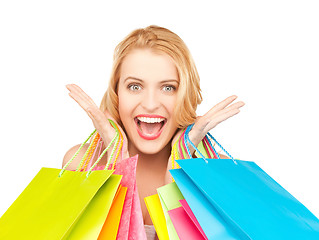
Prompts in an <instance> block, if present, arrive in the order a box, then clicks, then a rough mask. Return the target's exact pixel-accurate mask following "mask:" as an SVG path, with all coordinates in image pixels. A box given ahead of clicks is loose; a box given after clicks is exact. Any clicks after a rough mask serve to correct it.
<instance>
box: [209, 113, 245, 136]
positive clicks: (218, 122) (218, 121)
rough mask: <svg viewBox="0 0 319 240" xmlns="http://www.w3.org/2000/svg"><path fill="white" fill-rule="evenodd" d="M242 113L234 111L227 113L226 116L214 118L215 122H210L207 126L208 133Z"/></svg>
mask: <svg viewBox="0 0 319 240" xmlns="http://www.w3.org/2000/svg"><path fill="white" fill-rule="evenodd" d="M239 112H240V110H239V109H232V110H231V111H229V112H226V113H224V114H220V115H218V116H216V117H214V120H213V121H211V122H209V123H208V124H207V126H206V128H207V129H206V131H207V132H208V131H210V130H211V129H213V128H214V127H216V126H217V125H218V124H220V123H221V122H223V121H225V120H227V119H228V118H231V117H233V116H235V115H236V114H238V113H239Z"/></svg>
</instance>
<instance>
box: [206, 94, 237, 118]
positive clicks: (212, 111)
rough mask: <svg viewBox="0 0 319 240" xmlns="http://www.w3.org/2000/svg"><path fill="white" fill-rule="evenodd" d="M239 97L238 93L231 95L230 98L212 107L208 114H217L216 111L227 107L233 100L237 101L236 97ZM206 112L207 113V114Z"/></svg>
mask: <svg viewBox="0 0 319 240" xmlns="http://www.w3.org/2000/svg"><path fill="white" fill-rule="evenodd" d="M236 98H237V96H236V95H233V96H230V97H228V98H226V99H225V100H223V101H221V102H219V103H218V104H216V105H215V106H214V107H212V108H211V109H210V110H209V111H208V112H207V113H206V114H207V116H212V115H214V114H216V112H218V111H220V110H222V109H224V108H225V107H227V106H228V105H229V104H231V103H232V102H233V101H235V99H236ZM206 114H205V115H206Z"/></svg>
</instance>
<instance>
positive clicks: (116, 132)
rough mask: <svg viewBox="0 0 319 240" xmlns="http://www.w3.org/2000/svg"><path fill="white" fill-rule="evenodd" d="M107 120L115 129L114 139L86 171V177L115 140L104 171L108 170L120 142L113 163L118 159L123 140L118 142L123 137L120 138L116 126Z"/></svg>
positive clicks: (120, 135)
mask: <svg viewBox="0 0 319 240" xmlns="http://www.w3.org/2000/svg"><path fill="white" fill-rule="evenodd" d="M108 120H109V122H110V123H111V125H112V127H113V128H114V129H115V137H114V138H113V139H112V141H111V142H110V143H109V145H108V146H107V147H106V148H105V149H104V151H103V152H102V153H101V154H100V156H99V158H98V159H97V160H96V162H95V163H94V164H93V165H92V167H91V168H90V169H89V170H88V173H87V176H88V175H90V174H91V172H92V171H93V169H94V168H95V166H96V165H97V164H98V163H99V162H100V160H101V159H102V157H103V156H104V154H105V153H106V152H107V151H108V149H109V148H110V146H111V145H112V144H113V143H114V141H115V138H116V139H117V141H116V143H115V145H114V147H113V150H112V152H111V155H110V157H109V159H108V161H107V163H106V164H105V168H104V170H107V169H108V167H109V165H110V163H111V160H112V158H113V155H114V152H115V150H116V149H117V148H118V144H119V142H121V144H120V147H119V149H118V152H117V154H116V156H115V160H114V161H116V159H117V157H118V155H119V152H120V150H121V148H122V145H123V140H122V141H120V140H121V138H123V136H122V134H121V133H120V131H119V128H118V127H117V125H116V124H115V123H114V122H113V121H112V120H111V119H108ZM114 163H115V162H114ZM111 170H114V164H113V167H112V169H111Z"/></svg>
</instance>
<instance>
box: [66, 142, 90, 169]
mask: <svg viewBox="0 0 319 240" xmlns="http://www.w3.org/2000/svg"><path fill="white" fill-rule="evenodd" d="M80 146H81V144H78V145H75V146H74V147H72V148H70V149H69V150H68V151H67V152H66V154H65V155H64V158H63V162H62V168H63V167H64V166H65V164H67V162H68V161H69V160H70V159H71V158H72V157H73V156H74V154H75V153H76V152H77V151H78V149H79V147H80ZM88 147H89V144H85V145H84V146H83V147H82V149H81V150H80V152H79V153H78V155H77V156H76V157H75V159H74V160H73V161H72V162H71V163H70V164H69V165H68V166H67V168H66V169H67V170H76V168H77V166H78V165H79V163H80V161H81V159H82V157H83V156H84V154H85V152H86V150H87V149H88Z"/></svg>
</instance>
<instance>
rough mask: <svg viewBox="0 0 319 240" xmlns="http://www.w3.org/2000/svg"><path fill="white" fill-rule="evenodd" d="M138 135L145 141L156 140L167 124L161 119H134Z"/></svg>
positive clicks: (139, 117) (164, 119) (165, 120)
mask: <svg viewBox="0 0 319 240" xmlns="http://www.w3.org/2000/svg"><path fill="white" fill-rule="evenodd" d="M134 121H135V123H136V126H137V131H138V133H139V135H140V136H141V137H142V138H144V139H147V140H153V139H155V138H158V137H159V136H160V134H161V133H162V130H163V127H164V125H165V124H166V122H167V119H166V118H163V117H142V116H137V117H135V118H134Z"/></svg>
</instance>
